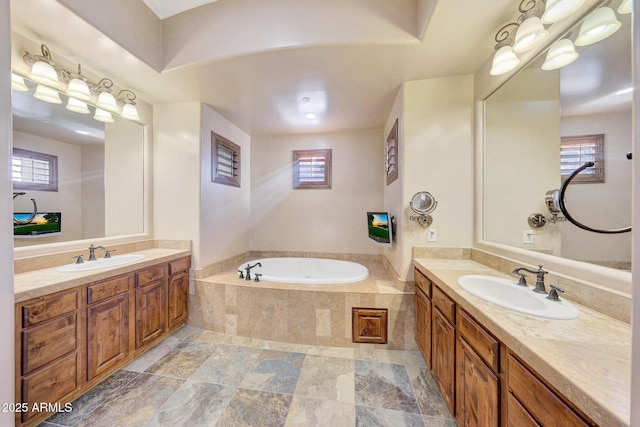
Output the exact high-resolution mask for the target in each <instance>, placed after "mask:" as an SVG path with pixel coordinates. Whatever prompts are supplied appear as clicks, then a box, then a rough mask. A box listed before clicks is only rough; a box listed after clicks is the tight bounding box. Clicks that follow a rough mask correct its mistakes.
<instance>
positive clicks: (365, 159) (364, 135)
mask: <svg viewBox="0 0 640 427" xmlns="http://www.w3.org/2000/svg"><path fill="white" fill-rule="evenodd" d="M382 138H383V137H382V132H381V130H380V129H371V130H362V131H352V132H338V133H324V134H300V135H276V136H261V137H254V139H253V141H252V158H253V160H252V162H251V227H252V228H251V249H252V250H274V251H303V252H307V251H309V252H329V253H360V254H378V253H381V249H380V248H379V247H378V246H376V245H375V244H374V243H372V242H370V241H369V239H368V237H367V236H368V234H367V222H366V221H367V217H366V212H367V211H374V210H380V209H382V207H383V177H384V158H383V149H382V148H381V145H380V141H381V140H382ZM323 148H331V149H332V150H333V151H332V158H333V172H332V188H331V189H315V190H293V181H292V180H293V173H292V169H291V163H292V156H293V154H292V150H305V149H323Z"/></svg>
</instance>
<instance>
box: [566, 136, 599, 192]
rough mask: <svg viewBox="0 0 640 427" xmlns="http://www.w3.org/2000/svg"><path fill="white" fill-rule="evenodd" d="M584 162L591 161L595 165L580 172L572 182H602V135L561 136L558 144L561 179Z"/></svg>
mask: <svg viewBox="0 0 640 427" xmlns="http://www.w3.org/2000/svg"><path fill="white" fill-rule="evenodd" d="M586 162H593V163H595V166H593V167H590V168H586V169H585V170H583V171H582V172H580V173H579V174H578V175H577V176H576V177H575V178H574V179H573V181H572V182H574V183H580V182H582V183H589V182H604V135H603V134H598V135H582V136H564V137H562V138H561V144H560V174H561V175H562V179H565V178H566V177H567V176H569V175H570V174H571V173H572V172H573V171H575V170H576V169H578V168H579V167H580V166H582V165H584V164H585V163H586Z"/></svg>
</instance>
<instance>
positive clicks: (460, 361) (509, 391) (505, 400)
mask: <svg viewBox="0 0 640 427" xmlns="http://www.w3.org/2000/svg"><path fill="white" fill-rule="evenodd" d="M414 267H415V270H414V274H415V285H416V291H415V307H416V311H415V322H416V325H415V333H416V341H417V343H418V346H419V348H420V350H421V351H422V354H423V356H424V358H425V361H426V362H427V365H428V366H429V368H430V369H431V373H432V375H433V376H434V378H435V380H436V383H437V384H438V387H439V389H440V391H441V393H442V395H443V397H444V400H445V402H446V404H447V406H448V408H449V410H450V411H451V414H452V415H454V416H455V419H456V421H457V423H458V425H459V426H483V427H484V426H486V427H489V426H556V425H561V426H595V425H599V426H628V425H629V413H630V400H629V399H630V398H629V390H630V384H629V381H630V379H629V378H630V371H631V367H630V366H631V328H630V325H628V324H626V323H624V322H621V321H618V320H614V319H612V318H610V317H607V316H605V315H602V314H600V313H598V312H596V311H593V310H591V309H588V308H583V307H580V306H578V309H579V311H580V314H579V316H578V318H576V319H571V320H552V319H545V318H538V317H533V316H529V315H525V314H519V313H516V312H514V311H510V310H507V309H504V308H502V307H498V306H496V305H493V304H491V303H488V302H485V301H483V300H481V299H479V298H477V297H475V296H473V295H471V294H469V293H467V292H466V291H464V290H463V289H462V288H460V286H459V285H458V284H457V279H458V278H459V277H461V276H463V275H467V274H488V275H493V276H498V277H508V276H507V275H505V274H504V273H500V272H498V271H497V270H493V269H491V268H489V267H486V266H484V265H482V264H480V263H477V262H474V261H471V260H435V259H414Z"/></svg>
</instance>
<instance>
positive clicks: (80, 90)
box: [67, 78, 91, 101]
mask: <svg viewBox="0 0 640 427" xmlns="http://www.w3.org/2000/svg"><path fill="white" fill-rule="evenodd" d="M67 95H69V96H71V97H73V98H76V99H78V100H80V101H90V100H91V92H90V91H89V86H88V85H87V83H86V82H85V81H84V80H82V79H78V78H75V79H71V80H70V81H69V86H68V87H67Z"/></svg>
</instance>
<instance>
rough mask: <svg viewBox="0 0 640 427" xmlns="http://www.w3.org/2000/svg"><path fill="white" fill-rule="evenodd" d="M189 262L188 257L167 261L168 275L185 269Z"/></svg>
mask: <svg viewBox="0 0 640 427" xmlns="http://www.w3.org/2000/svg"><path fill="white" fill-rule="evenodd" d="M190 264H191V263H190V262H189V258H188V257H187V258H180V259H177V260H175V261H171V262H169V275H170V276H171V275H173V274H176V273H180V272H181V271H187V270H188V269H189V265H190Z"/></svg>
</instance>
